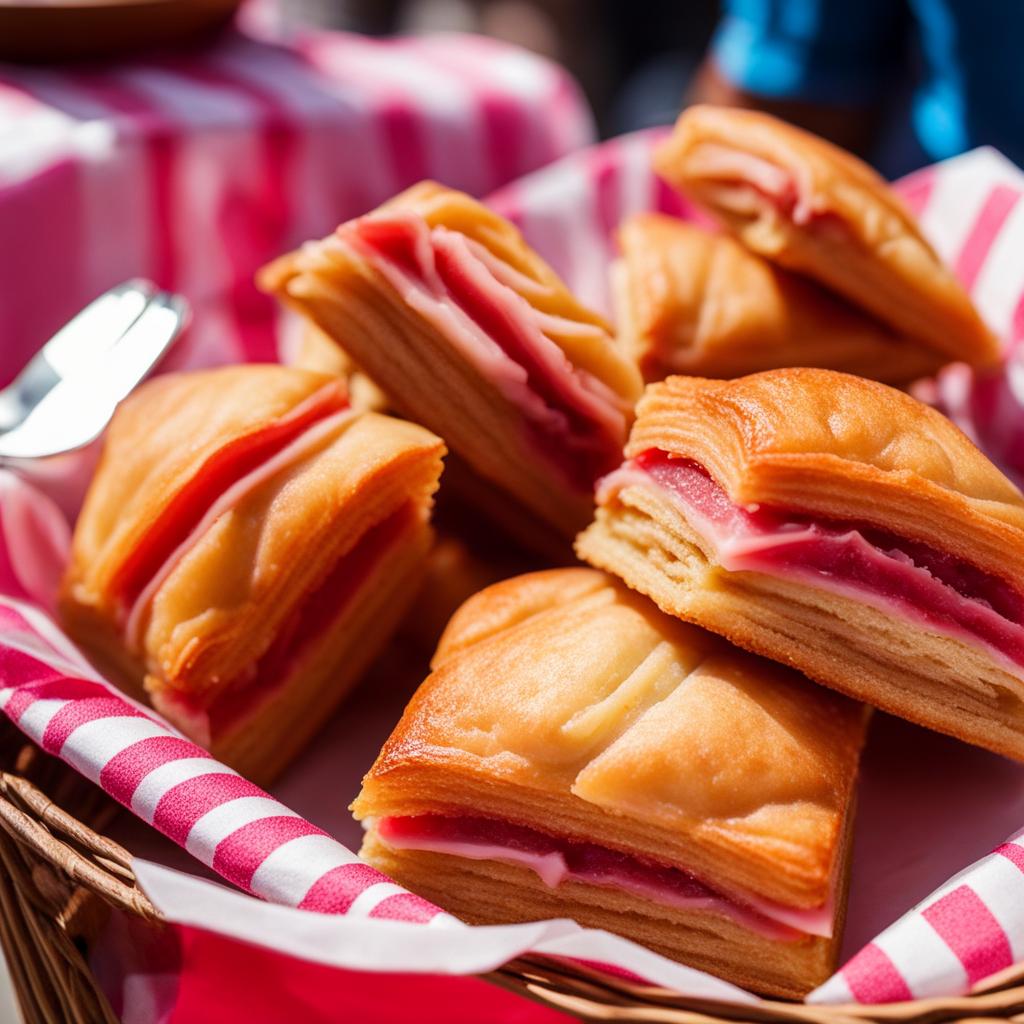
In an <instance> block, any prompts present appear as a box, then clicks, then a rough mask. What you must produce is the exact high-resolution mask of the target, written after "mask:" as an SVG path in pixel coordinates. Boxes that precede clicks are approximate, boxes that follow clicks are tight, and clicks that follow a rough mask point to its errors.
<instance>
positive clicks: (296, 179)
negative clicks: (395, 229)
mask: <svg viewBox="0 0 1024 1024" xmlns="http://www.w3.org/2000/svg"><path fill="white" fill-rule="evenodd" d="M592 137H593V127H592V121H591V117H590V114H589V112H588V109H587V107H586V105H585V103H584V102H583V99H582V97H581V94H580V93H579V90H578V89H577V87H576V85H575V84H574V82H573V80H572V79H571V78H570V77H569V76H568V75H567V74H566V73H565V72H564V71H562V70H561V69H560V68H558V67H557V66H556V65H554V64H552V63H550V62H548V61H545V60H543V59H541V58H539V57H536V56H534V55H532V54H528V53H526V52H524V51H521V50H518V49H516V48H514V47H511V46H508V45H505V44H500V43H497V42H494V41H492V40H488V39H483V38H478V37H472V36H456V35H448V36H441V37H432V38H431V37H428V38H415V39H388V40H375V39H369V38H365V37H361V36H355V35H348V34H345V33H308V34H303V35H301V36H298V37H295V38H294V39H291V40H290V41H288V42H287V43H280V42H273V41H270V40H268V39H259V38H255V37H253V36H249V35H245V34H243V33H241V32H237V33H235V34H232V35H229V36H228V37H226V38H225V39H224V40H223V41H221V42H220V43H218V44H217V45H216V46H214V47H212V48H210V49H207V50H205V51H202V52H198V53H194V54H189V55H186V56H180V57H175V58H165V59H159V60H158V59H147V60H146V61H145V62H144V63H135V62H130V63H125V64H123V65H115V66H110V67H104V68H103V69H101V70H97V69H78V70H73V69H67V70H53V69H48V68H26V67H19V68H15V67H13V66H10V65H5V66H0V280H2V281H3V282H4V284H3V288H0V336H2V337H3V339H4V353H3V360H2V362H0V384H2V383H6V381H7V380H8V379H9V378H10V376H11V375H12V373H14V372H16V370H17V369H18V368H19V367H20V366H21V365H22V364H23V363H24V362H25V360H26V359H27V358H28V356H29V355H30V354H31V353H32V352H33V351H34V350H35V349H36V348H37V347H38V345H39V344H40V343H41V342H42V341H43V340H45V339H46V338H47V337H49V335H50V334H52V333H53V331H54V330H56V329H57V327H59V326H60V325H61V324H62V323H63V322H64V321H66V320H67V319H68V318H69V317H70V316H71V315H73V314H74V313H75V312H77V310H79V309H81V308H82V307H83V306H84V305H85V304H86V303H88V302H89V301H91V300H92V299H93V298H95V297H96V296H97V295H98V294H99V293H100V292H102V291H104V290H106V289H107V288H109V287H111V286H112V285H114V284H117V283H119V282H120V281H122V280H125V279H127V278H129V277H134V276H145V277H149V278H152V279H153V280H154V281H156V282H157V283H158V284H159V285H161V286H163V287H166V288H172V289H174V290H176V291H179V292H182V293H184V294H185V295H186V296H187V297H188V298H189V299H190V300H191V301H192V302H193V304H194V306H195V313H196V315H195V318H194V322H193V325H192V327H191V329H190V331H189V334H188V338H187V341H186V343H185V344H183V345H181V346H179V347H178V349H177V352H176V354H175V356H174V359H175V360H176V361H177V363H178V364H182V363H187V364H188V365H190V366H195V365H199V364H211V363H220V362H225V361H232V360H234V361H237V360H239V359H273V358H275V355H276V352H277V348H276V337H275V330H274V326H275V312H274V307H273V305H272V303H271V302H270V300H268V299H267V298H266V297H265V296H263V295H261V294H259V293H258V292H257V291H256V289H255V287H254V286H253V283H252V277H253V272H254V271H255V270H256V269H257V268H258V267H259V266H261V265H262V264H263V263H265V262H266V261H267V260H269V259H271V258H272V257H274V256H276V255H278V254H279V253H281V252H284V251H286V250H287V249H289V248H292V247H294V246H296V245H298V244H299V243H301V242H303V241H304V240H306V239H307V238H311V237H316V236H320V235H325V234H327V233H328V232H330V231H331V230H333V229H334V227H336V226H337V225H338V224H339V223H340V222H341V221H343V220H347V219H348V218H350V217H353V216H356V215H358V214H360V213H363V212H365V211H366V210H368V209H370V208H371V207H373V206H375V205H377V204H378V203H381V202H383V201H384V200H385V199H388V198H389V197H390V196H391V195H393V194H394V193H395V192H396V191H398V190H399V189H401V188H404V187H405V186H407V185H410V184H412V183H414V182H415V181H417V180H419V179H420V178H424V177H436V178H438V179H439V180H441V181H443V182H445V183H446V184H449V185H451V186H453V187H456V188H460V189H464V190H466V191H469V192H471V193H473V194H475V195H483V194H485V193H487V192H489V191H491V190H493V189H495V188H497V187H498V186H499V185H503V184H504V183H506V182H508V181H511V180H512V179H513V178H516V177H518V176H519V175H522V174H525V173H526V172H528V171H532V170H534V169H536V168H538V167H541V166H543V165H544V164H547V163H549V162H550V161H552V160H554V159H555V158H557V157H560V156H562V155H563V154H565V153H567V152H569V151H571V150H573V149H576V148H578V147H579V146H581V145H585V144H586V143H588V142H590V141H591V140H592Z"/></svg>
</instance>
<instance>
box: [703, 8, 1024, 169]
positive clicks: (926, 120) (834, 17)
mask: <svg viewBox="0 0 1024 1024" xmlns="http://www.w3.org/2000/svg"><path fill="white" fill-rule="evenodd" d="M722 6H723V16H722V20H721V22H720V24H719V26H718V28H717V31H716V32H715V35H714V37H713V39H712V44H711V50H710V54H709V57H708V58H707V60H706V61H705V63H704V66H703V68H702V70H701V72H700V74H699V75H698V81H697V84H696V88H695V90H694V91H695V95H696V98H698V99H701V100H704V101H709V102H717V103H727V104H732V105H740V106H750V107H757V108H758V109H762V110H767V111H769V112H772V113H777V114H779V115H780V116H782V117H786V118H787V119H788V120H791V121H795V122H796V123H798V124H802V125H803V126H804V127H806V128H808V129H810V130H812V131H817V132H818V133H819V134H822V135H825V136H826V137H829V138H831V139H832V140H833V141H835V142H837V143H839V144H840V145H844V146H846V147H847V148H848V149H852V150H854V151H856V152H858V153H861V154H862V155H865V156H868V157H872V158H874V159H875V161H876V163H879V164H880V165H881V166H882V167H883V169H884V170H887V171H888V172H889V173H900V172H903V171H908V170H912V169H913V168H914V167H915V166H920V165H921V164H924V163H927V162H930V161H934V160H941V159H943V158H945V157H949V156H954V155H955V154H957V153H962V152H963V151H964V150H967V149H970V148H972V147H974V146H978V145H983V144H988V145H992V146H995V147H996V148H997V149H999V150H1001V151H1002V152H1003V153H1005V154H1006V155H1007V156H1008V157H1010V159H1012V160H1013V161H1014V162H1015V163H1017V164H1018V165H1020V166H1024V58H1022V52H1024V0H723V5H722ZM894 115H895V121H894ZM880 146H881V149H880V148H879V147H880Z"/></svg>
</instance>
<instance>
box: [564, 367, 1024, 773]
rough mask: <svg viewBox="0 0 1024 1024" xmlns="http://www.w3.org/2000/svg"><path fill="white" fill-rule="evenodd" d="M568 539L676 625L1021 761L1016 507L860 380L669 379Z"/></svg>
mask: <svg viewBox="0 0 1024 1024" xmlns="http://www.w3.org/2000/svg"><path fill="white" fill-rule="evenodd" d="M626 459H627V461H626V462H625V464H624V465H623V466H622V468H621V469H620V470H618V471H617V472H615V473H613V474H611V475H609V476H608V477H606V478H605V479H604V480H603V481H602V483H601V485H600V488H599V491H598V510H597V514H596V519H595V522H594V523H593V525H591V526H590V527H589V528H588V529H587V530H586V531H585V532H584V533H583V534H582V535H581V536H580V538H579V539H578V541H577V551H578V552H579V553H580V555H581V556H582V557H583V558H585V559H586V560H587V561H589V562H591V563H592V564H594V565H596V566H600V567H601V568H604V569H608V570H610V571H612V572H614V573H616V574H617V575H619V576H621V577H622V578H623V579H624V580H625V581H626V582H627V583H628V584H629V585H630V586H631V587H633V588H635V589H637V590H640V591H642V592H643V593H645V594H647V595H648V596H650V597H652V598H653V599H654V600H655V601H656V602H657V603H658V605H660V607H661V608H662V609H663V610H664V611H666V612H669V613H670V614H672V615H677V616H679V617H680V618H682V619H686V620H687V621H690V622H695V623H697V624H699V625H701V626H704V627H706V628H707V629H711V630H714V631H715V632H717V633H721V634H723V635H724V636H727V637H729V638H730V639H731V640H732V641H733V642H735V643H737V644H739V645H740V646H742V647H746V648H748V649H749V650H751V651H756V652H757V653H759V654H764V655H767V656H768V657H770V658H773V659H774V660H776V661H780V662H783V663H785V664H788V665H792V666H793V667H795V668H797V669H799V670H800V671H802V672H804V673H806V674H807V675H808V676H810V677H811V678H812V679H815V680H817V681H818V682H819V683H823V684H825V685H827V686H831V687H834V688H835V689H837V690H840V691H842V692H844V693H847V694H849V695H850V696H853V697H856V698H858V699H860V700H864V701H867V702H868V703H870V704H874V705H876V706H877V707H880V708H883V709H885V710H886V711H890V712H892V713H893V714H896V715H899V716H901V717H903V718H907V719H909V720H910V721H912V722H917V723H918V724H920V725H924V726H927V727H928V728H930V729H935V730H938V731H939V732H945V733H948V734H950V735H952V736H956V737H959V738H960V739H962V740H966V741H968V742H970V743H974V744H977V745H978V746H981V747H985V748H987V749H989V750H993V751H995V752H997V753H1001V754H1005V755H1007V756H1009V757H1013V758H1016V759H1018V760H1024V588H1022V586H1021V580H1022V579H1024V497H1022V496H1021V493H1020V492H1019V491H1018V490H1017V488H1016V487H1015V486H1014V485H1013V484H1012V483H1011V482H1010V481H1009V480H1007V479H1006V477H1004V476H1003V475H1002V473H1000V472H999V470H998V469H996V467H995V466H993V465H992V463H990V462H989V461H988V459H987V458H985V456H984V455H982V453H981V452H979V451H978V450H977V449H976V448H975V447H974V445H973V444H972V443H971V442H970V441H969V440H968V439H967V437H966V436H965V435H964V434H963V433H961V431H960V430H959V429H958V428H957V427H956V426H954V425H953V423H951V422H950V421H949V420H948V419H946V418H945V417H944V416H943V415H942V414H941V413H939V412H937V411H936V410H934V409H932V408H929V407H928V406H926V405H923V404H922V403H920V402H918V401H917V400H916V399H914V398H911V397H910V396H909V395H907V394H905V393H903V392H901V391H897V390H895V389H893V388H889V387H886V386H885V385H884V384H878V383H875V382H874V381H868V380H864V379H862V378H859V377H852V376H848V375H846V374H841V373H835V372H832V371H829V370H817V369H792V370H772V371H768V372H765V373H759V374H754V375H752V376H749V377H743V378H740V379H739V380H734V381H712V380H704V379H700V378H694V377H669V378H668V379H667V380H665V381H662V382H661V383H659V384H652V385H651V386H650V387H649V388H648V389H647V393H646V394H645V396H644V398H643V399H642V400H641V402H640V405H639V406H638V413H637V422H636V424H635V426H634V428H633V432H632V435H631V437H630V441H629V444H628V445H627V447H626Z"/></svg>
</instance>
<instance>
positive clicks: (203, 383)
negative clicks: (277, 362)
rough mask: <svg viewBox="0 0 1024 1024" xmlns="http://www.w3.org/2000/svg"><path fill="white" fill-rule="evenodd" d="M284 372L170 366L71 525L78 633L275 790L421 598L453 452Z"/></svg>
mask: <svg viewBox="0 0 1024 1024" xmlns="http://www.w3.org/2000/svg"><path fill="white" fill-rule="evenodd" d="M443 451H444V449H443V445H442V443H441V441H440V440H439V439H438V438H437V437H435V436H434V435H432V434H430V433H429V432H428V431H426V430H425V429H423V428H422V427H418V426H415V425H414V424H410V423H404V422H401V421H398V420H393V419H389V418H387V417H384V416H380V415H377V414H375V413H365V414H358V413H356V412H354V411H352V410H350V409H348V408H347V407H346V405H345V398H344V388H343V385H342V382H341V381H339V380H337V379H332V378H330V377H326V376H323V375H320V374H315V373H309V372H306V371H302V370H296V369H288V368H285V367H280V366H246V367H234V368H230V369H222V370H211V371H201V372H196V373H184V374H170V375H166V376H163V377H160V378H157V379H155V380H153V381H151V382H149V383H147V384H146V385H144V386H143V387H141V388H139V389H138V390H137V391H136V392H135V393H134V394H133V395H132V396H131V397H130V398H129V399H127V400H126V401H125V402H124V403H123V404H122V405H121V407H120V408H119V409H118V412H117V414H116V415H115V417H114V420H113V422H112V423H111V426H110V428H109V431H108V434H107V438H106V441H105V446H104V451H103V456H102V459H101V461H100V464H99V466H98V468H97V471H96V474H95V477H94V479H93V481H92V484H91V487H90V489H89V493H88V495H87V497H86V501H85V504H84V507H83V509H82V512H81V515H80V517H79V520H78V523H77V524H76V528H75V535H74V541H73V547H72V555H71V561H70V564H69V566H68V569H67V573H66V576H65V579H64V583H63V590H62V595H61V602H60V608H61V614H62V617H63V621H64V624H65V626H66V628H67V630H68V632H69V633H70V634H71V636H72V637H73V638H74V639H75V640H76V641H78V642H79V643H80V644H81V645H82V646H83V647H84V648H85V649H86V650H88V651H90V652H92V653H93V655H94V656H95V657H96V659H97V661H98V662H100V664H101V665H102V666H103V667H105V668H108V669H111V670H113V671H115V672H117V673H118V675H119V677H120V678H121V679H122V680H123V681H124V682H125V684H126V686H128V687H129V688H134V689H135V690H137V691H138V692H139V694H140V695H145V696H147V697H148V698H149V699H150V700H151V701H152V703H153V705H154V706H155V707H156V708H157V709H158V710H159V711H161V712H162V713H164V714H165V715H166V716H167V717H168V718H170V719H171V720H172V721H173V722H175V723H176V724H177V725H178V726H179V727H180V728H181V729H182V730H183V731H184V732H185V733H187V734H188V735H189V736H191V737H192V738H193V739H196V740H197V741H199V742H200V743H202V744H204V745H205V746H207V747H209V749H210V750H211V751H212V752H213V753H214V754H215V755H217V756H218V757H220V758H221V759H222V760H224V761H226V762H227V763H229V764H231V765H232V766H233V767H235V768H236V769H238V770H239V771H241V772H242V773H243V774H245V775H246V776H248V777H249V778H251V779H253V780H254V781H257V782H260V783H266V782H269V781H270V780H271V779H272V778H273V777H274V776H275V775H277V774H278V773H279V771H280V770H281V769H282V768H283V767H284V766H285V765H286V764H287V763H288V761H289V760H290V759H291V758H292V757H293V756H294V755H295V754H296V753H297V752H298V751H299V750H300V749H301V748H302V746H303V744H304V743H305V741H306V740H307V739H308V737H309V736H310V735H311V733H312V732H313V731H314V730H315V728H316V727H317V725H318V724H319V723H320V722H322V721H323V720H324V718H325V717H326V716H327V715H328V714H330V713H331V711H333V709H334V708H335V707H336V706H337V704H338V702H339V700H340V699H341V697H342V696H343V695H344V693H345V692H346V691H347V690H348V689H349V687H350V686H351V685H352V684H353V683H354V682H355V680H356V679H357V678H358V676H359V674H360V673H361V671H362V670H363V668H364V667H365V666H366V665H367V664H368V663H369V661H370V660H371V659H372V658H373V657H374V655H375V654H376V653H377V652H378V650H379V649H380V648H381V646H382V645H383V643H384V642H385V641H386V639H387V638H388V636H389V635H390V633H391V631H392V630H393V629H394V628H395V626H396V625H397V624H398V620H399V618H400V616H401V614H402V611H403V609H404V607H405V606H406V605H407V604H408V602H409V601H411V599H412V598H413V597H414V596H415V593H416V586H417V581H418V578H419V575H420V573H421V572H422V568H423V564H424V562H425V558H426V554H427V550H428V548H429V544H430V540H431V532H430V528H429V525H428V519H429V514H430V508H431V501H432V498H431V495H432V494H433V492H434V490H435V489H436V487H437V483H438V476H439V474H440V471H441V456H442V454H443Z"/></svg>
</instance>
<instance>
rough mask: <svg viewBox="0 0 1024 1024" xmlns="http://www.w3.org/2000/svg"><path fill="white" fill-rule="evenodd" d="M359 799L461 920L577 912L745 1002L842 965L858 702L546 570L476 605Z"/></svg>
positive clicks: (617, 590) (381, 852) (361, 812)
mask: <svg viewBox="0 0 1024 1024" xmlns="http://www.w3.org/2000/svg"><path fill="white" fill-rule="evenodd" d="M433 669H434V671H433V674H432V675H431V676H430V677H429V678H428V679H427V681H426V682H425V683H424V684H423V685H422V687H421V688H420V689H419V691H418V692H417V694H416V696H415V697H414V698H413V700H412V702H411V703H410V704H409V706H408V708H407V709H406V711H405V714H404V715H403V717H402V720H401V721H400V722H399V724H398V726H397V727H396V729H395V731H394V733H393V734H392V736H391V738H390V739H389V740H388V742H387V744H386V745H385V747H384V749H383V750H382V751H381V754H380V756H379V757H378V759H377V761H376V763H375V764H374V766H373V768H372V769H371V770H370V773H369V774H368V775H367V777H366V779H365V781H364V785H363V790H362V793H361V794H360V795H359V798H358V799H357V800H356V802H355V804H354V805H353V806H354V810H355V813H356V815H357V817H359V818H363V819H367V820H368V821H369V822H370V828H369V831H368V833H367V838H366V841H365V844H364V846H363V850H362V856H363V857H365V858H366V859H368V860H369V861H370V862H371V863H373V864H374V865H376V866H377V867H379V868H381V869H382V870H384V871H386V872H388V873H389V874H390V875H391V876H392V877H393V878H395V879H396V880H397V881H399V882H400V883H401V884H402V885H405V886H408V887H409V888H411V889H412V890H414V891H415V892H419V893H421V894H422V895H424V896H426V897H428V898H429V899H431V900H434V901H436V902H438V903H440V904H441V905H442V906H444V907H446V908H448V909H449V910H452V911H453V912H455V913H456V914H458V915H460V916H462V917H463V918H465V919H466V920H469V921H473V922H486V923H492V922H496V921H520V920H539V919H543V918H548V917H563V916H569V917H572V918H574V919H575V920H577V921H579V922H580V923H582V924H584V925H590V926H593V927H598V928H605V929H608V930H610V931H613V932H619V933H621V934H624V935H627V936H629V937H631V938H634V939H636V940H638V941H640V942H642V943H644V944H645V945H647V946H649V947H651V948H652V949H655V950H657V951H659V952H661V953H664V954H665V955H666V956H670V957H673V958H675V959H681V960H684V961H685V962H687V963H690V964H693V965H694V966H696V967H700V968H703V969H706V970H710V971H713V972H714V973H716V974H719V975H721V976H722V977H724V978H727V979H729V980H732V981H735V982H737V983H738V984H741V985H745V986H747V987H750V988H753V989H756V990H758V991H763V992H770V993H775V994H778V995H786V996H798V995H801V994H803V993H804V992H806V991H807V990H808V989H810V988H812V987H813V986H814V985H816V984H818V983H820V982H822V981H824V980H825V978H826V977H827V976H828V975H829V973H830V972H831V970H832V969H833V967H834V964H835V955H836V950H837V948H838V936H839V926H840V923H841V919H842V916H843V906H844V901H845V893H846V880H847V875H848V870H847V869H848V855H849V829H850V825H851V823H852V820H853V788H854V780H855V777H856V771H857V762H858V757H859V753H860V748H861V744H862V742H863V738H864V729H865V724H866V714H865V709H864V708H863V706H862V705H858V704H856V703H854V702H852V701H849V700H846V699H845V698H842V697H839V696H838V695H836V694H833V693H830V692H829V691H828V690H825V689H822V688H820V687H815V686H814V685H813V684H811V683H809V682H808V681H807V680H806V679H804V678H802V677H801V676H799V675H798V674H796V673H795V672H792V671H790V670H788V669H785V668H782V667H780V666H778V665H773V664H772V663H770V662H768V661H764V660H762V659H760V658H756V657H753V656H751V655H748V654H745V653H743V652H741V651H739V650H737V649H736V648H734V647H732V646H730V645H729V644H727V643H724V642H722V641H719V640H718V639H717V638H715V637H713V636H712V635H711V634H709V633H707V632H704V631H702V630H699V629H696V628H694V627H690V626H686V625H684V624H682V623H680V622H678V621H676V620H675V619H672V618H670V617H669V616H666V615H663V614H662V613H660V612H659V611H658V610H657V609H656V608H654V606H653V605H652V604H651V603H650V602H648V601H646V600H645V599H643V598H639V597H637V596H636V595H633V594H631V593H630V592H629V591H628V590H626V588H624V587H623V586H622V585H621V584H618V583H616V582H614V581H613V580H612V579H611V578H610V577H608V576H605V575H604V574H603V573H598V572H595V571H593V570H586V569H557V570H550V571H548V572H544V573H537V574H533V575H527V576H521V577H518V578H515V579H511V580H507V581H505V582H504V583H499V584H496V585H494V586H492V587H490V588H488V589H486V590H484V591H482V592H481V593H479V594H477V595H476V596H475V597H473V598H471V599H470V600H469V601H467V602H466V604H465V605H463V607H462V608H461V609H460V610H459V612H457V613H456V615H455V616H454V618H453V619H452V621H451V623H450V624H449V626H448V629H447V630H446V632H445V634H444V636H443V637H442V639H441V643H440V646H439V647H438V650H437V653H436V655H435V656H434V660H433Z"/></svg>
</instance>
